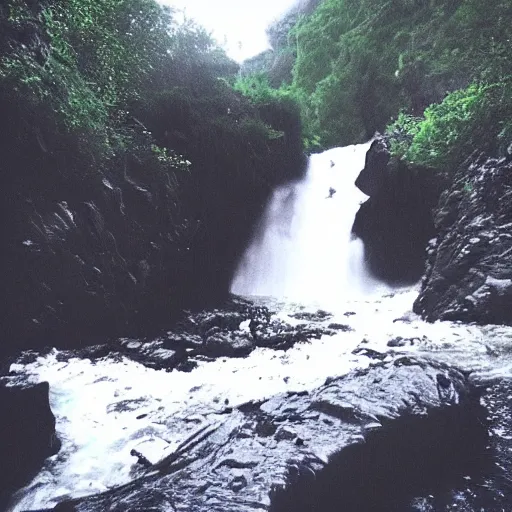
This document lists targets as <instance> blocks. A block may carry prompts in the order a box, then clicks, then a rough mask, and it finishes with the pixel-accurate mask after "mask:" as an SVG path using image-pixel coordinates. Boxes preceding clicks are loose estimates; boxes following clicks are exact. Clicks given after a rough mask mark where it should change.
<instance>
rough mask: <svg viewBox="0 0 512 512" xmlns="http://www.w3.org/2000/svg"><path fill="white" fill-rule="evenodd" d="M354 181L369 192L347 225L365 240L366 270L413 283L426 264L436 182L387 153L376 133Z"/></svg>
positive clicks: (433, 231) (390, 279) (436, 195)
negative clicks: (363, 164)
mask: <svg viewBox="0 0 512 512" xmlns="http://www.w3.org/2000/svg"><path fill="white" fill-rule="evenodd" d="M356 186H358V187H359V188H360V189H361V190H362V191H363V192H365V193H366V194H368V195H370V198H369V199H368V200H367V201H366V202H364V203H363V204H362V205H361V208H360V209H359V211H358V212H357V215H356V218H355V220H354V225H353V227H352V231H353V233H354V234H355V235H356V236H358V237H359V238H361V240H362V241H363V242H364V252H365V260H366V262H367V264H368V267H369V269H370V271H371V272H372V273H373V274H374V275H375V276H376V277H378V278H380V279H382V280H384V281H387V282H389V283H414V282H417V281H418V280H419V279H420V278H421V276H422V274H423V270H424V266H425V258H426V253H425V246H426V244H427V242H428V240H430V239H431V238H432V237H433V236H434V235H435V229H434V223H433V220H432V214H431V209H432V208H433V207H434V206H435V204H436V203H437V199H438V197H439V193H440V184H439V183H437V182H436V181H435V179H434V178H433V177H432V172H429V171H428V170H422V169H410V168H408V167H406V166H405V164H403V163H402V162H400V161H397V160H395V159H392V158H390V154H389V148H388V143H387V141H386V139H385V138H383V137H380V138H377V139H376V140H375V141H374V142H373V143H372V145H371V147H370V149H369V151H368V153H367V155H366V162H365V167H364V169H363V170H362V171H361V173H360V175H359V177H358V178H357V180H356Z"/></svg>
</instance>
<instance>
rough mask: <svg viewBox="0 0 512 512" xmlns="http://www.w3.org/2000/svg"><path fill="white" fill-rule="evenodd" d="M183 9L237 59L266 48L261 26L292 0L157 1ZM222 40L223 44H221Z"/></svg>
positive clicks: (265, 39) (263, 30)
mask: <svg viewBox="0 0 512 512" xmlns="http://www.w3.org/2000/svg"><path fill="white" fill-rule="evenodd" d="M160 2H161V3H162V4H165V5H169V6H171V7H174V8H177V9H181V10H184V11H185V13H186V15H187V17H189V18H193V19H194V20H196V21H197V22H198V23H199V24H200V25H202V26H203V27H205V28H207V29H208V30H210V31H212V33H213V35H214V37H215V38H216V39H217V41H218V42H219V43H220V44H221V45H223V46H224V48H225V49H226V52H227V53H228V55H229V56H230V57H231V58H233V59H235V60H237V61H239V62H241V61H243V60H244V59H247V58H249V57H253V56H254V55H257V54H258V53H260V52H262V51H263V50H265V49H266V48H268V41H267V36H266V34H265V29H266V28H267V26H268V25H269V24H270V23H271V22H272V21H273V20H274V19H275V18H277V17H278V16H279V15H281V14H282V13H283V12H285V11H286V10H287V9H288V8H289V7H291V6H292V5H293V4H294V3H296V0H160ZM224 43H225V44H224Z"/></svg>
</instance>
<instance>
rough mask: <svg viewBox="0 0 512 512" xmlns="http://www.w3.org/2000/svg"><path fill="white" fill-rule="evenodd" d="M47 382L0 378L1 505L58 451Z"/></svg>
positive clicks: (58, 444)
mask: <svg viewBox="0 0 512 512" xmlns="http://www.w3.org/2000/svg"><path fill="white" fill-rule="evenodd" d="M48 391H49V386H48V383H46V382H43V383H40V384H29V383H25V382H23V381H22V380H20V379H15V378H12V377H2V378H0V434H1V436H2V439H1V442H0V508H1V509H3V507H4V506H5V505H6V500H7V498H8V496H9V494H10V492H12V491H13V490H14V489H16V488H17V487H21V486H22V485H23V484H25V483H26V482H27V481H28V480H29V479H30V478H31V477H33V476H34V475H35V473H37V471H39V469H40V468H41V467H42V465H43V461H44V460H45V459H46V457H49V456H50V455H53V454H55V453H57V452H58V451H59V448H60V441H59V440H58V438H57V436H56V433H55V417H54V416H53V413H52V411H51V409H50V403H49V396H48Z"/></svg>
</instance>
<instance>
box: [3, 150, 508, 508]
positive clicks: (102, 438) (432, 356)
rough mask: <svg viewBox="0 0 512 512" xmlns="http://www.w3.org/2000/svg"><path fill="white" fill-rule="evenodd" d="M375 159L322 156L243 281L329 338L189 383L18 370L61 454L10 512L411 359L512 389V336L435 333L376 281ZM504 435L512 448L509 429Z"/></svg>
mask: <svg viewBox="0 0 512 512" xmlns="http://www.w3.org/2000/svg"><path fill="white" fill-rule="evenodd" d="M368 147H369V144H364V145H359V146H350V147H347V148H336V149H333V150H330V151H327V152H325V153H322V154H319V155H313V156H312V157H311V159H310V166H309V171H308V174H307V176H306V177H305V178H304V180H303V181H301V182H297V183H292V184H289V185H286V186H282V187H280V188H279V189H277V190H276V191H275V192H274V194H273V197H272V198H271V200H270V202H269V205H268V207H267V210H266V212H265V215H264V217H263V219H262V220H261V222H260V225H259V227H258V229H257V231H256V233H255V235H254V238H253V240H252V242H251V244H250V245H249V247H248V248H247V251H246V253H245V255H244V257H243V258H242V260H241V262H240V265H239V268H238V270H237V273H236V275H235V277H234V280H233V285H232V292H233V294H235V295H239V296H243V297H244V298H245V299H248V300H249V301H251V302H252V303H254V304H255V305H257V306H261V307H263V308H267V309H268V311H269V312H270V313H271V319H270V322H271V323H272V322H274V323H275V324H279V325H284V326H289V328H290V329H316V330H317V331H318V332H320V334H319V335H318V336H315V337H311V338H309V339H306V340H301V341H299V342H296V343H294V344H292V346H291V347H287V349H286V350H283V349H275V348H273V347H265V346H256V347H254V348H253V349H252V350H250V351H248V352H249V353H248V354H246V355H245V357H228V356H217V357H211V356H208V355H205V354H201V353H199V352H197V353H196V352H194V353H192V352H191V355H190V357H189V358H188V360H189V361H190V362H191V363H192V364H191V366H190V368H187V371H184V370H181V369H179V368H178V367H176V368H151V367H148V365H145V364H143V363H142V362H140V361H137V360H135V359H134V358H133V357H130V356H129V354H127V353H126V352H117V351H116V350H111V351H110V352H109V353H108V354H106V355H103V356H101V357H83V356H82V355H81V354H79V353H76V354H74V353H72V352H65V351H64V352H63V351H58V350H56V349H52V350H50V351H47V352H45V353H40V354H35V353H31V354H30V355H25V356H23V357H21V358H20V360H19V361H18V362H16V363H14V364H13V365H12V366H11V369H10V370H11V372H12V373H13V374H18V375H23V376H25V378H26V379H27V380H29V381H31V382H42V381H47V382H49V384H50V403H51V407H52V410H53V413H54V415H55V417H56V420H57V427H56V428H57V435H58V437H59V438H60V440H61V441H62V448H61V450H60V452H59V453H58V454H56V455H54V456H52V457H50V458H49V459H47V461H46V463H45V465H44V467H43V468H42V470H41V471H40V472H39V474H37V475H36V476H35V478H34V479H33V480H32V481H31V482H30V483H29V484H28V485H27V486H26V487H24V488H23V489H21V490H19V491H18V492H17V493H16V494H15V495H14V497H13V499H12V501H11V504H10V506H9V508H8V510H9V511H12V512H18V511H24V510H25V511H26V510H37V509H47V508H51V507H54V506H55V505H57V504H58V503H60V502H61V501H63V500H66V499H75V498H80V497H84V496H91V495H94V494H96V493H103V492H105V491H108V490H111V489H114V488H116V487H118V486H122V485H124V484H127V483H129V482H130V481H132V480H134V479H136V478H139V477H141V475H144V474H145V473H144V471H145V467H147V466H148V464H149V465H155V464H156V465H158V464H159V463H160V462H161V461H163V460H164V459H165V458H166V457H168V456H169V455H170V454H172V453H173V452H175V451H176V450H177V449H179V448H180V446H182V445H183V443H184V442H187V439H190V438H191V436H195V435H198V434H201V433H202V432H205V431H206V429H209V428H213V426H217V425H219V424H221V423H223V422H224V420H225V418H226V415H228V416H229V415H230V414H231V413H232V411H234V410H235V411H236V410H237V408H240V410H242V409H243V406H244V404H247V403H256V402H258V403H259V402H262V401H266V400H271V399H272V398H273V397H277V396H282V395H283V394H287V395H289V396H292V395H294V394H297V393H298V394H302V393H306V392H307V393H314V391H315V390H316V389H318V388H320V387H321V386H323V385H324V384H325V383H326V382H329V381H330V380H332V379H338V378H340V377H342V376H350V375H353V374H354V375H355V374H357V372H360V371H366V370H368V369H371V368H373V367H375V366H376V365H382V364H386V363H390V362H393V361H395V360H398V358H404V357H420V358H421V359H422V360H425V361H433V362H434V363H435V364H443V365H446V366H447V367H454V368H458V369H461V370H463V371H464V372H466V373H467V374H468V375H470V379H471V381H472V382H474V383H476V384H478V385H483V384H488V385H491V383H493V382H496V381H497V380H501V379H506V380H507V379H510V378H511V377H512V355H511V351H510V348H509V347H511V346H512V328H510V327H503V326H495V325H488V326H477V325H465V324H461V323H456V322H436V323H426V322H424V321H422V320H421V319H420V318H418V317H417V316H416V315H415V314H414V313H412V311H411V308H412V303H413V301H414V299H415V297H416V296H417V293H418V286H411V287H404V288H391V287H389V286H387V285H385V284H383V283H380V282H378V281H377V280H375V279H374V278H373V277H372V276H371V275H370V274H369V273H368V272H367V270H366V268H365V264H364V248H363V245H362V243H361V241H360V240H357V239H353V238H352V235H351V228H352V223H353V220H354V216H355V214H356V212H357V210H358V208H359V205H360V204H361V202H362V201H364V200H365V198H366V196H364V194H362V193H361V192H360V191H359V190H357V189H356V188H355V186H354V185H353V183H354V181H355V179H356V177H357V175H358V173H359V172H360V170H361V169H362V167H363V166H364V158H365V154H366V151H367V149H368ZM332 190H334V192H332ZM233 332H234V334H233V336H239V337H240V339H243V338H244V337H248V336H250V335H251V334H252V335H253V334H254V333H253V332H252V331H251V327H250V321H249V320H243V321H241V322H240V323H239V325H238V326H237V328H236V329H235V330H234V331H233ZM315 332H316V331H315ZM49 342H51V340H49ZM124 343H125V345H126V344H130V343H132V344H133V346H134V347H136V346H138V345H137V343H139V342H138V340H124ZM491 434H492V435H493V436H494V437H500V436H501V437H503V438H504V439H508V437H507V436H508V432H507V431H506V428H505V427H500V428H498V427H496V428H495V431H493V432H491ZM320 452H321V449H319V451H317V452H315V453H318V456H319V457H320V458H322V457H323V456H322V454H321V453H320ZM324 455H325V457H324V458H325V459H327V458H328V456H329V453H326V454H324ZM141 460H142V461H144V462H145V464H146V466H144V464H141ZM150 467H151V466H150ZM246 477H247V475H245V476H244V478H246ZM422 500H423V501H422ZM262 503H264V502H262ZM416 503H417V508H414V509H413V508H411V509H410V510H424V511H428V510H436V509H435V508H433V506H431V505H429V504H428V503H429V501H428V497H426V498H421V497H418V499H417V500H416ZM418 503H419V505H418ZM421 503H423V505H421ZM268 505H270V503H267V504H266V505H265V506H268ZM429 506H431V508H428V507H429ZM422 507H423V508H422ZM213 509H214V507H213V505H212V510H213ZM126 510H128V509H126ZM159 510H160V509H159ZM169 510H173V508H169ZM174 510H181V508H179V507H177V506H176V508H174ZM187 510H188V509H187ZM205 510H206V508H205ZM255 510H259V509H257V508H255ZM439 510H441V509H440V508H439ZM443 510H445V509H443ZM446 510H448V508H447V509H446ZM450 510H457V509H456V508H453V509H450ZM460 510H466V509H465V508H460ZM467 510H473V509H469V508H468V509H467ZM482 510H483V509H482ZM492 510H495V509H492ZM496 510H498V509H496ZM361 512H366V511H361Z"/></svg>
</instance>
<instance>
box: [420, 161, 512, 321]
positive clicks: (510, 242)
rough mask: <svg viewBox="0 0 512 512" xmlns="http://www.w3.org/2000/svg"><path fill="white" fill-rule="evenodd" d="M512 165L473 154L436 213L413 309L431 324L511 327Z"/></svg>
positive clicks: (442, 199)
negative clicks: (450, 322)
mask: <svg viewBox="0 0 512 512" xmlns="http://www.w3.org/2000/svg"><path fill="white" fill-rule="evenodd" d="M511 187H512V162H509V161H506V159H501V160H497V159H488V158H486V157H485V156H482V155H480V156H473V157H471V158H470V159H469V160H468V161H466V162H465V163H464V164H462V165H461V166H460V168H459V169H458V170H457V173H456V175H455V177H454V180H453V183H452V185H451V187H450V188H449V189H448V190H447V191H446V192H444V193H443V195H442V196H441V199H440V201H439V205H438V208H437V210H436V212H435V223H436V228H437V230H438V233H439V234H438V236H437V238H435V239H433V240H432V242H431V243H430V245H429V250H428V262H427V269H426V273H425V277H424V279H423V282H422V287H421V291H420V294H419V296H418V298H417V300H416V301H415V303H414V311H415V312H416V313H419V314H421V315H422V316H423V317H424V318H426V319H427V320H430V321H434V320H462V321H464V322H476V323H479V324H486V323H495V324H506V325H512V307H511V306H512V235H511V234H510V228H511V227H512V193H511V192H510V190H511Z"/></svg>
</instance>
